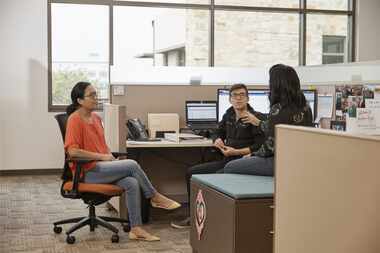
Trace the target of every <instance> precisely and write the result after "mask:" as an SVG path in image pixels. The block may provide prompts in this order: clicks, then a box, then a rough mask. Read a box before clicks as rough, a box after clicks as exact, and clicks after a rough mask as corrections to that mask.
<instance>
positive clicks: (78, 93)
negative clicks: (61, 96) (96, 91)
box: [66, 82, 91, 116]
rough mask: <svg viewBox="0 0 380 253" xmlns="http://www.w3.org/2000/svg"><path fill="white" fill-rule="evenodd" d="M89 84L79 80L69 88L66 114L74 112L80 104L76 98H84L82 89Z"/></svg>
mask: <svg viewBox="0 0 380 253" xmlns="http://www.w3.org/2000/svg"><path fill="white" fill-rule="evenodd" d="M89 85H91V84H90V83H88V82H79V83H77V84H75V86H74V87H73V89H72V90H71V105H69V106H68V107H67V108H66V113H67V116H70V114H72V113H73V112H75V111H76V110H77V109H78V108H79V107H80V104H79V103H78V98H81V99H84V91H85V90H86V88H87V86H89Z"/></svg>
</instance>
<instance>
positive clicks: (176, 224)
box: [170, 217, 190, 229]
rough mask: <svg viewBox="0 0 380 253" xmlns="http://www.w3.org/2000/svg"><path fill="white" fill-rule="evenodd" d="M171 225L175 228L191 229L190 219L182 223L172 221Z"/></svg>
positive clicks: (181, 221)
mask: <svg viewBox="0 0 380 253" xmlns="http://www.w3.org/2000/svg"><path fill="white" fill-rule="evenodd" d="M170 225H171V226H172V227H173V228H178V229H183V228H189V227H190V217H187V218H185V219H183V220H180V221H172V222H171V223H170Z"/></svg>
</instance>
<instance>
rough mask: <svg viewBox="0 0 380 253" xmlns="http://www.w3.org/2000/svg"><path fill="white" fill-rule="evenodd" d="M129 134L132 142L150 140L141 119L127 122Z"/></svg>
mask: <svg viewBox="0 0 380 253" xmlns="http://www.w3.org/2000/svg"><path fill="white" fill-rule="evenodd" d="M127 127H128V132H129V136H128V137H129V139H131V140H147V139H149V137H148V133H147V131H146V129H145V126H144V124H143V123H141V121H140V119H129V120H128V121H127Z"/></svg>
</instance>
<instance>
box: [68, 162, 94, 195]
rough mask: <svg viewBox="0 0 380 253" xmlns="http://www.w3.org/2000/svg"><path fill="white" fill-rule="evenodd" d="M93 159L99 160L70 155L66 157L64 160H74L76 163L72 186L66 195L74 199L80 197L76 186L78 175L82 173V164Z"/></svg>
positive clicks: (77, 184)
mask: <svg viewBox="0 0 380 253" xmlns="http://www.w3.org/2000/svg"><path fill="white" fill-rule="evenodd" d="M95 161H99V160H95V159H86V158H76V157H71V158H67V159H66V162H74V163H75V164H76V168H75V173H74V175H73V188H72V189H71V191H70V192H69V193H66V196H67V197H70V198H74V199H76V198H80V196H79V191H78V186H79V180H80V175H81V174H82V171H83V168H82V165H84V164H86V163H90V162H95Z"/></svg>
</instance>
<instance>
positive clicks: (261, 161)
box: [224, 64, 313, 176]
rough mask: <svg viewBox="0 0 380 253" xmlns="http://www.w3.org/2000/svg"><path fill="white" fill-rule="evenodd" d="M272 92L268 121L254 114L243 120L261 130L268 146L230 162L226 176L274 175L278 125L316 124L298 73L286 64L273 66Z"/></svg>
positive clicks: (270, 93) (270, 73)
mask: <svg viewBox="0 0 380 253" xmlns="http://www.w3.org/2000/svg"><path fill="white" fill-rule="evenodd" d="M269 90H270V91H269V101H270V112H269V115H268V117H267V119H265V120H259V119H258V118H257V117H256V116H255V115H253V114H250V113H249V114H247V116H246V117H245V118H244V119H243V122H245V123H251V124H252V125H255V126H258V127H259V129H260V130H261V131H262V132H263V133H264V135H265V142H264V144H263V145H261V147H260V148H259V149H258V150H257V151H256V152H253V153H251V154H249V155H247V156H245V157H243V158H241V159H238V160H234V161H231V162H229V163H227V164H226V166H225V167H224V173H236V174H249V175H259V176H273V174H274V171H273V170H274V166H273V156H274V152H275V150H274V147H275V145H274V144H275V136H274V131H275V126H276V125H277V124H288V125H297V126H312V125H313V124H312V121H313V116H312V112H311V109H310V106H309V105H308V104H307V102H306V99H305V96H304V95H303V92H302V90H301V85H300V81H299V78H298V75H297V72H296V71H295V70H294V69H293V68H292V67H290V66H286V65H283V64H277V65H274V66H272V67H271V69H270V70H269Z"/></svg>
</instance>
